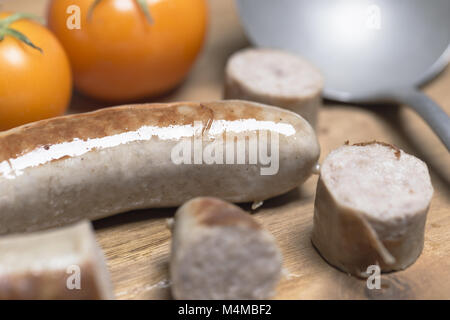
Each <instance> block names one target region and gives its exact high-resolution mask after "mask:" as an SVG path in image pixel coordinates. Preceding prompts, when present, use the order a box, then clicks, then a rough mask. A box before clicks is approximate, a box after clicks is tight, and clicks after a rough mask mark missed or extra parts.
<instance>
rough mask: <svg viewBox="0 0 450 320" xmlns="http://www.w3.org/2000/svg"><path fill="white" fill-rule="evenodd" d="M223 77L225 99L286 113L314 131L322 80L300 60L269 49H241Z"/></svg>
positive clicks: (316, 71)
mask: <svg viewBox="0 0 450 320" xmlns="http://www.w3.org/2000/svg"><path fill="white" fill-rule="evenodd" d="M225 76H226V80H225V90H224V97H225V99H242V100H249V101H256V102H261V103H265V104H269V105H273V106H278V107H282V108H285V109H289V110H291V111H294V112H296V113H298V114H299V115H301V116H302V117H303V118H305V119H306V120H307V121H308V122H309V123H310V124H311V125H312V126H313V127H315V125H316V122H317V113H318V111H319V108H320V106H321V104H322V98H321V94H322V89H323V78H322V75H321V74H320V72H319V71H318V70H317V69H316V68H315V67H313V66H312V65H311V64H310V63H309V62H307V61H306V60H304V59H303V58H301V57H299V56H296V55H294V54H290V53H287V52H284V51H279V50H273V49H244V50H242V51H239V52H237V53H235V54H233V55H232V56H231V58H230V59H229V61H228V64H227V66H226V71H225Z"/></svg>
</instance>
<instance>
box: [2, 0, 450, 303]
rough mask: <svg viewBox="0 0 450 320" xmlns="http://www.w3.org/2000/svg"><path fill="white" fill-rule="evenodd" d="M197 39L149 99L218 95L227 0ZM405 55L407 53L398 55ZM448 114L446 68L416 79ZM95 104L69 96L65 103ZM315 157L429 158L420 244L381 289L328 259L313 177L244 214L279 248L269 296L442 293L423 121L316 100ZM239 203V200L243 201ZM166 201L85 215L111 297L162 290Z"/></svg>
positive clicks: (444, 227)
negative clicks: (180, 72) (385, 149)
mask: <svg viewBox="0 0 450 320" xmlns="http://www.w3.org/2000/svg"><path fill="white" fill-rule="evenodd" d="M2 2H3V7H2V8H1V10H8V11H16V10H22V11H27V12H34V13H37V14H41V15H43V14H44V11H45V4H46V1H45V0H4V1H2ZM210 11H211V19H210V20H211V22H210V29H209V35H208V40H207V44H206V46H205V48H204V51H203V53H202V55H201V57H200V58H199V60H198V61H197V63H196V65H195V67H194V69H193V70H192V72H191V74H190V75H189V78H188V79H187V80H186V81H185V83H184V84H183V85H182V86H180V87H179V88H178V89H177V90H176V91H174V92H172V93H171V94H170V95H168V96H166V97H164V98H162V99H159V100H158V101H163V102H165V101H176V100H197V101H198V100H213V99H220V98H221V94H222V83H223V69H224V65H225V63H226V60H227V57H228V56H229V55H230V54H232V53H233V52H234V51H236V50H238V49H240V48H243V47H245V46H248V43H247V41H246V39H245V36H244V34H243V31H242V28H241V27H240V25H239V21H238V17H237V14H236V10H235V7H234V2H233V1H232V0H211V1H210ZM405 58H406V59H407V57H405ZM425 92H426V93H427V94H429V95H430V96H431V97H432V98H433V99H434V100H435V101H436V102H437V103H439V104H440V105H441V106H442V107H443V108H444V109H445V110H446V112H447V113H450V71H449V70H447V71H445V72H444V73H443V74H441V76H440V77H438V78H437V79H436V80H435V81H433V83H431V84H430V85H429V86H427V87H426V88H425ZM96 107H100V105H98V103H94V102H92V101H89V100H88V99H86V98H82V97H80V96H78V95H75V96H74V99H73V102H72V106H71V109H70V111H71V112H81V111H88V110H92V109H94V108H96ZM317 131H318V136H319V140H320V143H321V148H322V156H321V159H323V158H324V156H326V155H327V154H328V153H329V152H330V151H331V150H332V149H334V148H336V147H338V146H340V145H342V144H343V142H344V141H346V140H350V142H360V141H368V140H373V139H376V140H381V141H386V142H390V143H394V144H396V145H397V146H399V147H400V148H402V149H404V150H405V151H406V152H409V153H412V154H414V155H416V156H417V157H419V158H421V159H423V160H424V161H425V162H427V164H428V165H429V168H430V170H431V175H432V182H433V185H434V188H435V194H434V198H433V201H432V205H431V209H430V211H429V216H428V220H427V225H426V233H425V248H424V251H423V253H422V255H421V256H420V258H419V259H418V261H417V262H416V263H415V264H414V265H412V266H411V267H409V268H408V269H407V270H405V271H401V272H395V273H389V274H384V275H383V276H382V281H381V283H382V288H381V289H379V290H368V289H366V283H365V281H362V280H358V279H356V278H354V277H351V276H348V275H346V274H344V273H342V272H340V271H338V270H336V269H335V268H333V267H331V266H330V265H328V264H327V263H326V262H325V261H324V260H323V259H322V258H321V257H320V256H319V255H318V254H317V252H316V251H315V250H314V248H313V247H312V245H311V242H310V236H311V228H312V216H313V202H314V194H315V186H316V182H317V177H316V176H313V177H311V178H310V179H309V180H308V181H307V182H306V184H305V185H303V186H302V187H300V188H298V189H295V190H293V191H291V192H289V193H287V194H285V195H283V196H280V197H277V198H275V199H271V200H269V201H266V202H265V204H264V205H263V207H262V208H260V209H259V210H257V212H255V213H254V216H255V217H256V219H257V220H258V221H260V222H261V223H262V224H263V225H264V226H265V227H266V228H267V229H268V230H269V231H270V232H272V233H273V234H274V236H275V238H276V240H277V242H278V244H279V245H280V247H281V250H282V252H283V255H284V269H285V274H284V276H283V279H282V280H281V282H280V284H279V286H278V288H277V295H276V297H275V298H278V299H410V298H417V299H433V298H434V299H450V155H449V153H448V152H447V150H446V149H445V148H444V147H443V146H442V145H441V143H440V142H439V140H438V139H437V138H436V137H435V136H434V135H433V133H432V132H431V130H430V129H429V128H428V127H427V126H426V124H425V123H424V122H423V121H422V120H421V119H419V118H418V117H417V116H416V115H415V114H414V113H413V112H412V111H410V110H408V109H407V108H403V107H401V108H397V107H387V106H378V107H371V108H367V107H364V108H363V107H359V106H349V105H344V104H336V103H329V102H328V103H326V104H325V106H324V107H323V109H322V110H321V113H320V117H319V126H318V130H317ZM243 207H244V208H245V209H246V210H249V209H250V207H249V205H244V206H243ZM175 210H176V208H172V209H164V210H144V211H139V212H130V213H126V214H122V215H117V216H114V217H111V218H107V219H103V220H101V221H97V222H95V223H94V225H95V228H96V233H97V238H98V241H99V243H100V245H101V246H102V248H103V250H104V252H105V255H106V258H107V261H108V267H109V270H110V272H111V276H112V281H113V283H114V286H115V293H116V296H117V298H119V299H161V298H170V297H171V296H170V281H169V278H168V260H169V244H170V232H169V230H168V229H167V228H166V222H165V221H166V219H167V218H169V217H171V216H172V215H173V214H174V212H175Z"/></svg>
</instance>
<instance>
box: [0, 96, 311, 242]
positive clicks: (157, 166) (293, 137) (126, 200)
mask: <svg viewBox="0 0 450 320" xmlns="http://www.w3.org/2000/svg"><path fill="white" fill-rule="evenodd" d="M318 157H319V144H318V142H317V138H316V136H315V134H314V131H313V129H312V128H311V126H310V125H309V124H308V123H307V122H306V121H305V120H304V119H303V118H301V117H300V116H298V115H296V114H295V113H292V112H290V111H287V110H283V109H280V108H276V107H271V106H267V105H262V104H256V103H250V102H243V101H219V102H207V103H197V102H180V103H171V104H146V105H128V106H121V107H113V108H108V109H103V110H99V111H95V112H91V113H85V114H75V115H69V116H64V117H59V118H53V119H49V120H43V121H39V122H35V123H31V124H27V125H24V126H21V127H18V128H15V129H12V130H9V131H5V132H2V133H0V234H4V233H9V232H21V231H31V230H37V229H43V228H50V227H54V226H57V225H63V224H68V223H72V222H75V221H79V220H81V219H90V220H94V219H99V218H103V217H107V216H110V215H113V214H117V213H120V212H125V211H129V210H134V209H141V208H153V207H171V206H178V205H180V204H182V203H184V202H185V201H187V200H189V199H191V198H193V197H197V196H216V197H220V198H223V199H225V200H228V201H231V202H250V201H261V200H265V199H268V198H271V197H274V196H276V195H279V194H282V193H284V192H287V191H289V190H291V189H293V188H295V187H297V186H298V185H300V184H301V183H302V182H303V181H304V180H305V179H306V178H307V177H308V176H309V175H310V174H311V171H312V168H313V167H314V165H315V163H316V161H317V159H318Z"/></svg>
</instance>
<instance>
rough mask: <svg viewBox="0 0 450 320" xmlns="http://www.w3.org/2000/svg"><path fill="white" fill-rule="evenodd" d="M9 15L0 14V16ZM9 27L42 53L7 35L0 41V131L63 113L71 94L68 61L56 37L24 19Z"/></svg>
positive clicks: (38, 25)
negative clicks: (21, 34) (23, 36)
mask: <svg viewBox="0 0 450 320" xmlns="http://www.w3.org/2000/svg"><path fill="white" fill-rule="evenodd" d="M10 15H11V14H9V13H0V19H4V18H6V17H8V16H10ZM9 27H10V28H11V29H14V30H17V31H19V32H21V33H23V34H24V35H25V36H26V37H27V38H28V39H29V40H30V41H31V42H32V43H33V44H34V45H36V46H37V47H40V48H41V49H42V52H40V51H39V50H37V49H34V48H32V47H30V46H28V45H26V44H25V43H24V42H22V41H20V40H19V39H17V38H15V37H13V36H11V35H6V36H5V37H4V38H3V40H0V130H6V129H10V128H12V127H15V126H18V125H21V124H24V123H27V122H32V121H37V120H41V119H44V118H50V117H53V116H57V115H61V114H63V113H64V111H65V110H66V108H67V106H68V103H69V100H70V97H71V93H72V75H71V71H70V63H69V60H68V58H67V56H66V54H65V52H64V49H63V48H62V46H61V45H60V43H59V42H58V39H56V37H55V36H54V35H53V34H52V33H51V32H50V31H49V30H48V29H46V28H45V27H44V26H42V25H40V24H39V23H37V22H34V21H31V20H27V19H20V20H17V21H15V22H13V23H12V24H11V25H10V26H9Z"/></svg>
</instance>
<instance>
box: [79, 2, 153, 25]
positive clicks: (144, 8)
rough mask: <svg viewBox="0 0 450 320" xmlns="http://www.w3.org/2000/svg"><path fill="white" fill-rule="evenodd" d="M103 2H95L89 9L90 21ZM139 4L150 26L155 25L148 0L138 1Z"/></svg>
mask: <svg viewBox="0 0 450 320" xmlns="http://www.w3.org/2000/svg"><path fill="white" fill-rule="evenodd" d="M100 2H102V0H95V1H94V2H93V3H92V5H91V6H90V8H89V12H88V15H87V17H88V20H90V19H91V18H92V15H93V13H94V9H95V8H96V7H97V6H98V4H99V3H100ZM136 2H137V4H138V5H139V7H140V8H141V10H142V12H144V15H145V17H146V18H147V21H148V23H149V24H153V18H152V15H151V14H150V9H149V8H148V6H147V1H146V0H136Z"/></svg>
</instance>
